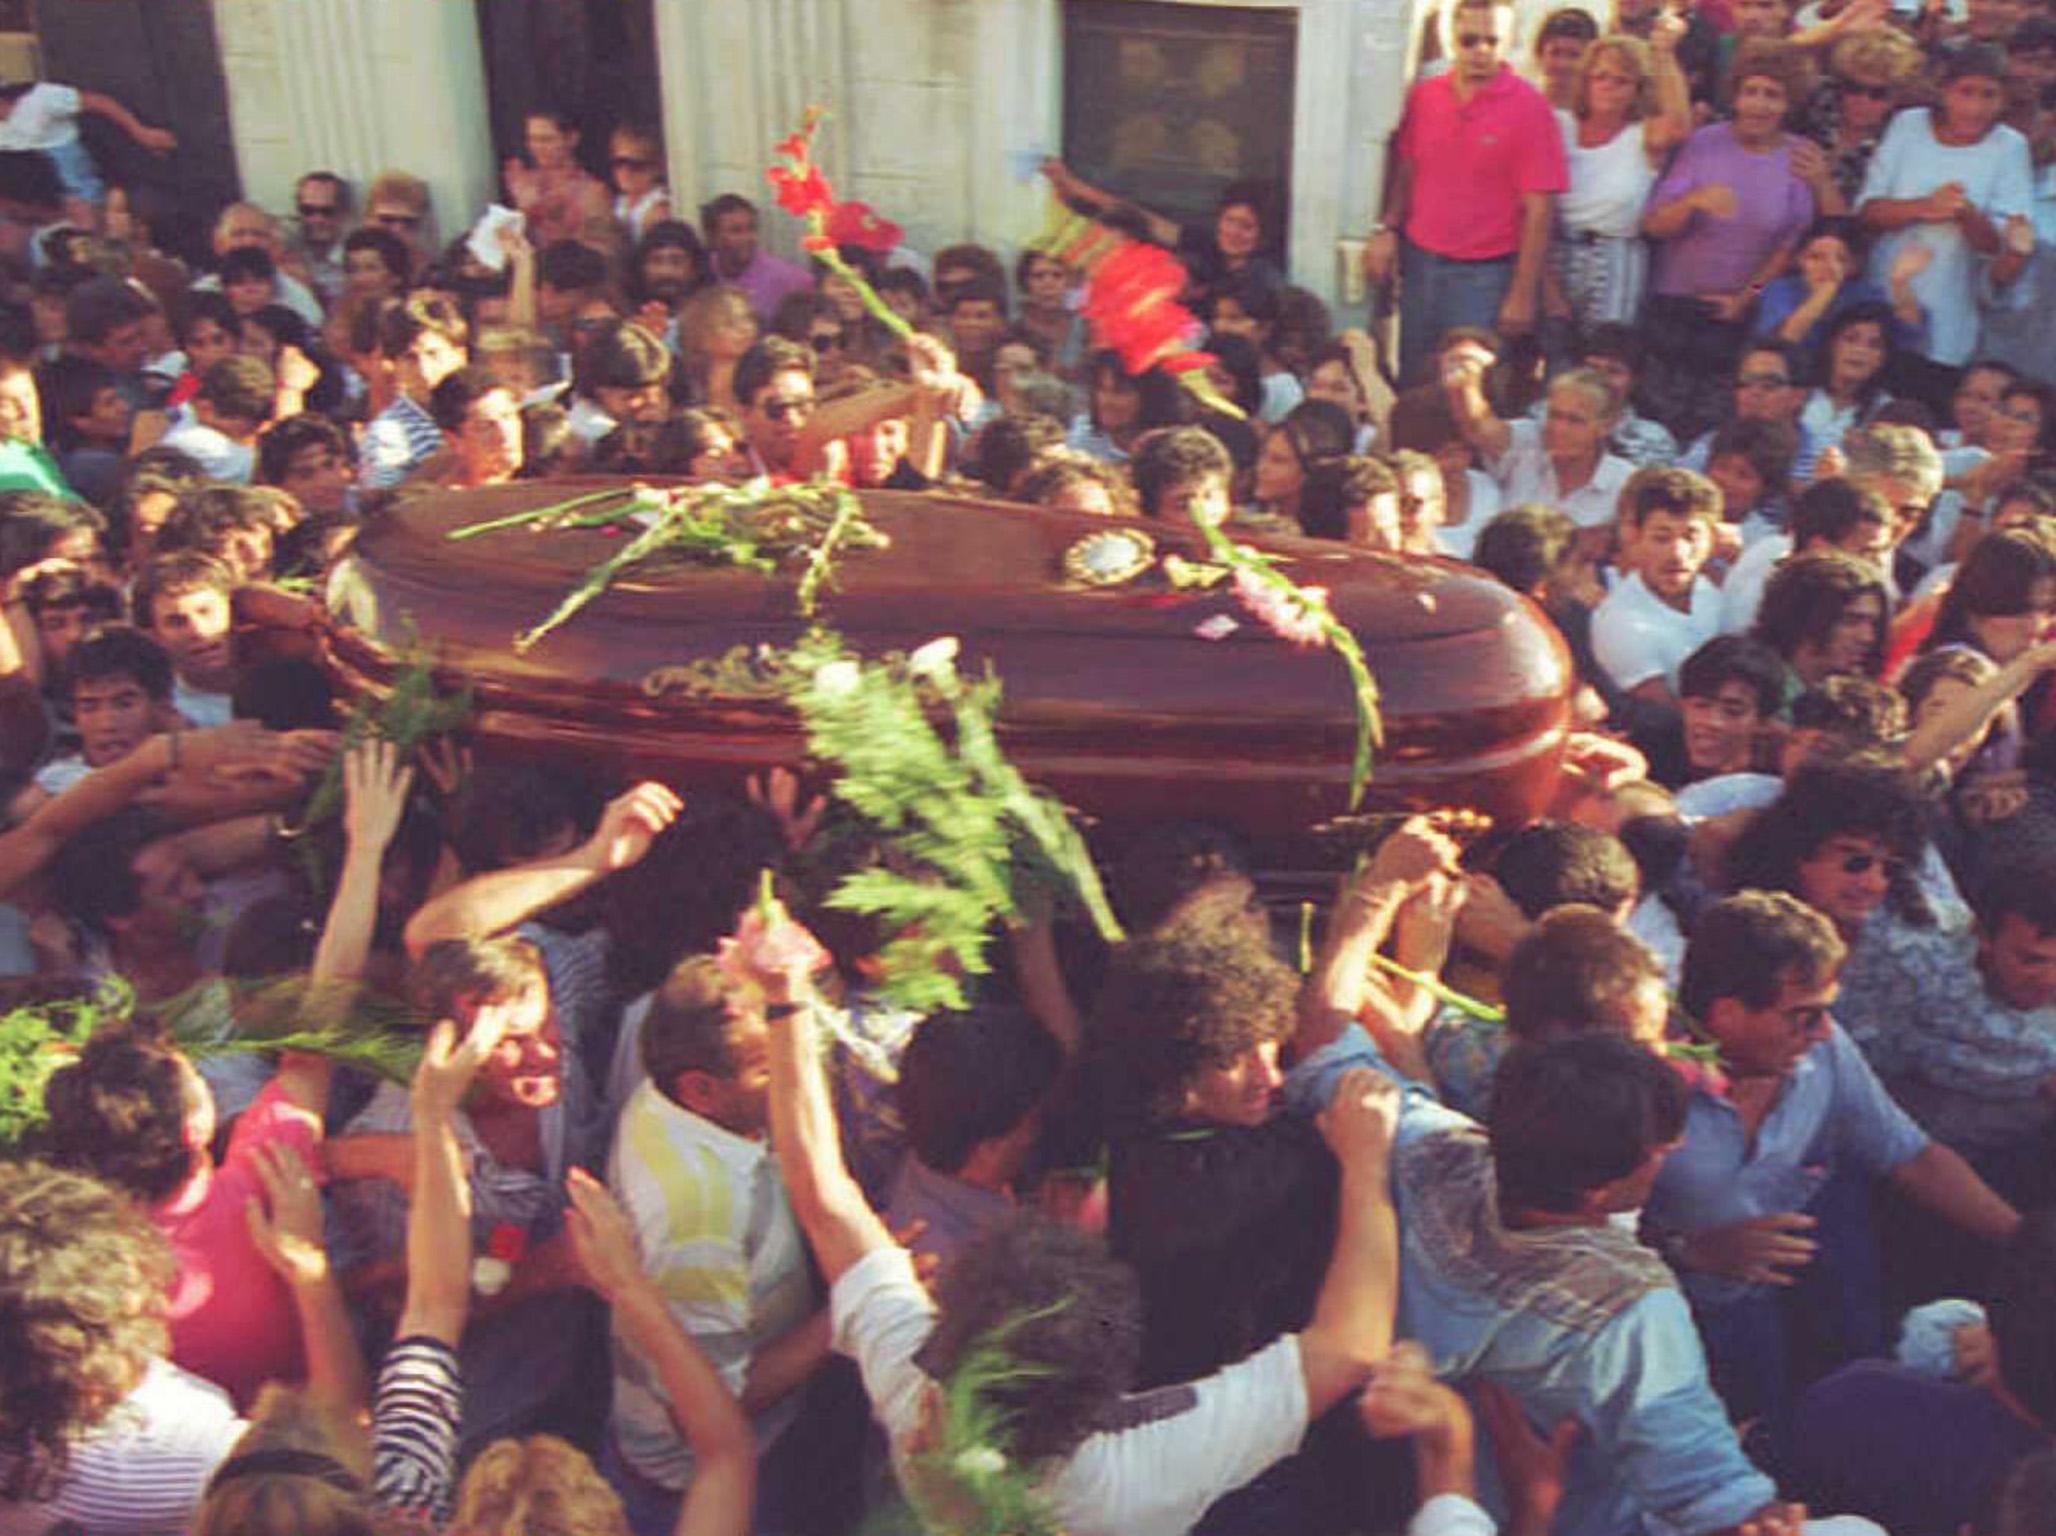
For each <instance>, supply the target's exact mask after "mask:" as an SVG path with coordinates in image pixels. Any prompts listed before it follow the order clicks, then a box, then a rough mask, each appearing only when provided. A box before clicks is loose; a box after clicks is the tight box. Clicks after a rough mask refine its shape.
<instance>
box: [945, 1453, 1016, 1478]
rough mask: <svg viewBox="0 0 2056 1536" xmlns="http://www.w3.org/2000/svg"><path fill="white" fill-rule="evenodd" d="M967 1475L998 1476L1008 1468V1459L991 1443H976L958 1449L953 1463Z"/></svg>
mask: <svg viewBox="0 0 2056 1536" xmlns="http://www.w3.org/2000/svg"><path fill="white" fill-rule="evenodd" d="M952 1465H953V1466H955V1468H956V1469H957V1471H959V1472H961V1473H963V1474H964V1476H966V1477H997V1476H998V1475H999V1474H1000V1473H1002V1472H1004V1471H1006V1469H1007V1459H1006V1457H1004V1456H1002V1455H1001V1454H1000V1453H999V1452H998V1451H996V1450H994V1449H993V1448H992V1447H991V1446H989V1445H974V1446H972V1447H971V1448H970V1449H969V1450H963V1451H958V1452H957V1455H956V1460H955V1461H954V1462H953V1463H952Z"/></svg>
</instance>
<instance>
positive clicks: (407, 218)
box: [371, 213, 421, 229]
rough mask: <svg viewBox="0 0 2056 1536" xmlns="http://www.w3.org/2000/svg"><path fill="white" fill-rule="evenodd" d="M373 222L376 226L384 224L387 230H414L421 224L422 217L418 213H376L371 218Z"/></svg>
mask: <svg viewBox="0 0 2056 1536" xmlns="http://www.w3.org/2000/svg"><path fill="white" fill-rule="evenodd" d="M371 221H372V222H373V223H374V224H383V225H384V226H385V227H386V228H387V229H413V228H415V227H416V226H418V225H419V224H420V223H421V215H420V214H418V213H375V214H373V215H372V216H371Z"/></svg>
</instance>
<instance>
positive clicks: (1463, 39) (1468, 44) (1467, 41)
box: [1456, 32, 1499, 48]
mask: <svg viewBox="0 0 2056 1536" xmlns="http://www.w3.org/2000/svg"><path fill="white" fill-rule="evenodd" d="M1456 46H1457V47H1459V48H1496V47H1498V46H1499V39H1498V37H1497V36H1496V35H1494V34H1493V33H1490V32H1464V33H1460V34H1458V36H1457V39H1456Z"/></svg>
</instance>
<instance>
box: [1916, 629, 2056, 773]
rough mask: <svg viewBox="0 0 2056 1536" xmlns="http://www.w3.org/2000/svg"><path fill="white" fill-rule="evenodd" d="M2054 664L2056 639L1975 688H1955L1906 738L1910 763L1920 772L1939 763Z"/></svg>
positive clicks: (2033, 648)
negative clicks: (1965, 689)
mask: <svg viewBox="0 0 2056 1536" xmlns="http://www.w3.org/2000/svg"><path fill="white" fill-rule="evenodd" d="M2052 667H2056V641H2050V640H2044V641H2042V642H2041V643H2040V644H2039V645H2031V646H2029V647H2028V648H2027V649H2026V650H2024V651H2022V652H2021V653H2020V654H2019V655H2018V656H2016V657H2014V658H2013V660H2011V661H2009V662H2007V663H2006V665H2005V666H2003V667H2000V668H1999V669H1998V670H1997V671H1995V672H1994V673H1993V674H1992V675H1991V676H1990V677H1988V678H1986V679H1985V680H1984V681H1983V682H1981V683H1979V684H1978V685H1977V686H1976V687H1975V688H1972V689H1969V690H1968V691H1964V692H1955V691H1952V692H1951V694H1950V696H1949V698H1948V700H1947V701H1946V702H1945V703H1943V705H1942V706H1941V707H1940V708H1939V709H1937V710H1936V711H1935V712H1934V714H1932V715H1930V716H1929V717H1928V718H1927V719H1926V720H1924V721H1922V722H1921V723H1920V724H1919V725H1917V726H1915V727H1914V728H1913V734H1912V735H1910V736H1908V737H1907V738H1906V746H1905V748H1904V749H1903V755H1904V756H1905V759H1906V766H1907V767H1909V768H1911V769H1913V770H1914V771H1915V772H1919V771H1921V770H1923V769H1926V768H1930V767H1932V766H1934V765H1935V764H1936V763H1939V762H1940V761H1941V760H1942V759H1943V758H1945V757H1947V756H1948V755H1949V754H1950V753H1951V752H1953V751H1955V750H1956V748H1958V747H1960V746H1961V745H1963V743H1965V742H1966V741H1969V740H1971V739H1972V738H1973V737H1975V736H1976V735H1977V734H1978V733H1979V732H1980V731H1982V730H1984V728H1985V727H1986V726H1988V725H1990V724H1991V723H1992V721H1993V719H1994V718H1995V717H1996V716H1997V715H1998V713H1999V711H2000V710H2002V709H2004V708H2005V707H2006V706H2007V705H2008V704H2010V703H2012V702H2013V701H2014V700H2015V699H2017V698H2019V697H2020V696H2021V694H2023V693H2025V692H2026V691H2027V690H2028V688H2029V687H2030V686H2032V685H2033V683H2034V681H2035V679H2036V678H2038V677H2040V676H2041V675H2042V674H2043V673H2044V672H2047V671H2048V670H2049V669H2050V668H2052Z"/></svg>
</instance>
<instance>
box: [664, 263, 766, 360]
mask: <svg viewBox="0 0 2056 1536" xmlns="http://www.w3.org/2000/svg"><path fill="white" fill-rule="evenodd" d="M744 318H747V319H748V320H750V321H751V322H752V323H755V321H756V318H757V315H756V311H755V310H753V309H751V308H750V297H749V295H748V294H746V293H744V292H743V291H742V290H741V289H740V288H738V287H736V286H735V285H734V284H733V283H709V284H708V285H707V286H706V287H704V288H702V289H701V290H700V291H699V292H698V293H696V294H694V295H693V296H692V297H691V298H689V299H687V300H686V301H685V306H684V308H682V309H680V310H679V312H678V350H679V353H680V354H681V355H682V356H683V357H684V358H685V359H686V361H687V364H688V366H690V365H691V364H692V363H693V362H694V361H695V360H699V361H701V363H702V365H704V359H705V358H706V355H707V333H708V332H709V331H711V330H713V329H714V327H715V326H717V325H719V324H721V323H722V322H723V321H724V320H740V319H744Z"/></svg>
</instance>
